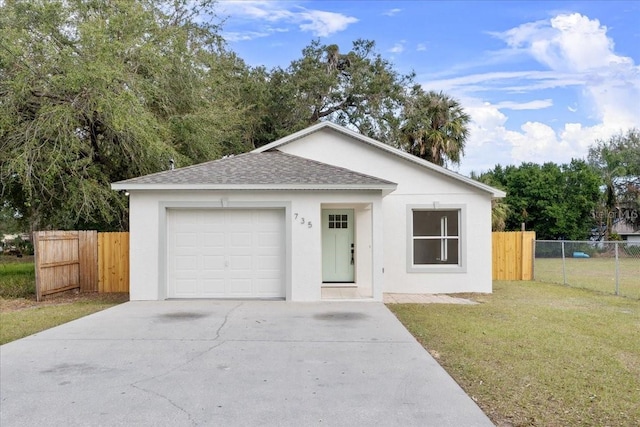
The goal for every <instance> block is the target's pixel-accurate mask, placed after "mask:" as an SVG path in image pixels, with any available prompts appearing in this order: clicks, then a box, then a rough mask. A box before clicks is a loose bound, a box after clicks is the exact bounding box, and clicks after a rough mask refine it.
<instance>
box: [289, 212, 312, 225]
mask: <svg viewBox="0 0 640 427" xmlns="http://www.w3.org/2000/svg"><path fill="white" fill-rule="evenodd" d="M298 216H299V215H298V214H297V213H294V214H293V219H294V220H298ZM299 221H300V224H302V225H304V223H305V221H304V217H303V216H301V217H300V219H299ZM311 227H313V226H312V225H311V221H308V222H307V228H311Z"/></svg>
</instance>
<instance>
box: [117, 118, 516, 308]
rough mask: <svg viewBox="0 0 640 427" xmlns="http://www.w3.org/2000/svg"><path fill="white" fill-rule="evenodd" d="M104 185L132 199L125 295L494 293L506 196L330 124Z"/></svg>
mask: <svg viewBox="0 0 640 427" xmlns="http://www.w3.org/2000/svg"><path fill="white" fill-rule="evenodd" d="M112 188H113V189H114V190H119V191H127V192H128V193H129V197H130V253H131V259H130V268H131V271H130V275H131V276H130V298H131V299H132V300H162V299H173V298H278V299H286V300H289V301H319V300H322V299H323V298H328V297H333V298H335V297H336V296H337V297H339V298H340V297H341V298H345V299H352V298H359V299H367V300H372V301H381V300H382V297H383V293H384V292H393V293H455V292H491V289H492V284H491V273H492V272H491V268H492V266H491V200H492V198H496V197H504V195H505V194H504V193H503V192H502V191H500V190H497V189H495V188H492V187H489V186H487V185H484V184H482V183H479V182H476V181H474V180H472V179H470V178H467V177H465V176H462V175H460V174H457V173H455V172H451V171H449V170H447V169H444V168H441V167H439V166H437V165H434V164H432V163H430V162H427V161H424V160H422V159H419V158H417V157H415V156H412V155H410V154H407V153H404V152H402V151H400V150H397V149H395V148H393V147H391V146H389V145H386V144H383V143H381V142H379V141H376V140H373V139H371V138H368V137H365V136H363V135H360V134H359V133H356V132H354V131H351V130H349V129H347V128H344V127H341V126H338V125H335V124H332V123H329V122H322V123H319V124H316V125H314V126H311V127H309V128H307V129H304V130H302V131H300V132H297V133H294V134H292V135H290V136H287V137H285V138H282V139H280V140H278V141H275V142H273V143H271V144H268V145H265V146H263V147H260V148H258V149H256V150H253V151H252V152H249V153H245V154H241V155H237V156H232V157H228V158H223V159H220V160H215V161H211V162H206V163H202V164H198V165H194V166H189V167H184V168H178V169H175V170H167V171H164V172H159V173H156V174H151V175H146V176H142V177H139V178H133V179H129V180H126V181H120V182H116V183H114V184H112Z"/></svg>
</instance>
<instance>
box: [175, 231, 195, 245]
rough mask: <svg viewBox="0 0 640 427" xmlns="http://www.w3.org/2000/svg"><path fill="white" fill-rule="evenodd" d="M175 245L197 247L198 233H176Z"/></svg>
mask: <svg viewBox="0 0 640 427" xmlns="http://www.w3.org/2000/svg"><path fill="white" fill-rule="evenodd" d="M175 245H176V246H177V247H179V248H197V247H198V234H197V233H185V232H178V233H176V235H175Z"/></svg>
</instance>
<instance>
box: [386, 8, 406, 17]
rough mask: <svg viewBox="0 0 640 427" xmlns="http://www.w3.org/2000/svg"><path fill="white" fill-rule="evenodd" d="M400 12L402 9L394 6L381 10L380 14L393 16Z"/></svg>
mask: <svg viewBox="0 0 640 427" xmlns="http://www.w3.org/2000/svg"><path fill="white" fill-rule="evenodd" d="M400 12H402V9H398V8H395V9H389V10H387V11H386V12H383V13H382V14H383V15H386V16H395V15H397V14H398V13H400Z"/></svg>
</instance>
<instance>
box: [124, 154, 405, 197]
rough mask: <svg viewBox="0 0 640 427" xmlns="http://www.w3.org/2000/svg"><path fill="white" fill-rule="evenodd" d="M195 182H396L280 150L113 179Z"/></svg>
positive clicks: (312, 184)
mask: <svg viewBox="0 0 640 427" xmlns="http://www.w3.org/2000/svg"><path fill="white" fill-rule="evenodd" d="M147 185H149V186H150V187H154V188H156V187H158V186H163V185H180V186H182V185H184V186H185V187H189V186H190V185H194V186H209V185H210V186H215V187H216V188H219V187H221V186H227V185H228V186H230V187H236V186H253V185H255V186H259V187H261V188H263V187H265V186H269V185H273V186H276V187H278V186H309V187H311V188H315V187H318V188H325V187H327V186H328V187H329V188H333V187H336V186H339V187H343V186H344V187H350V186H353V187H355V188H369V187H370V188H381V187H385V188H388V187H390V186H395V185H396V184H395V183H393V182H390V181H386V180H384V179H380V178H376V177H373V176H369V175H365V174H361V173H358V172H354V171H351V170H349V169H345V168H340V167H336V166H331V165H327V164H325V163H321V162H317V161H314V160H309V159H305V158H302V157H298V156H294V155H291V154H286V153H283V152H281V151H277V150H273V151H265V152H262V153H253V152H252V153H245V154H241V155H238V156H232V157H227V158H222V159H219V160H214V161H211V162H206V163H200V164H197V165H193V166H187V167H184V168H179V169H175V170H168V171H163V172H158V173H154V174H151V175H145V176H141V177H138V178H132V179H128V180H125V181H119V182H116V183H114V188H126V186H135V187H138V188H140V187H145V186H147Z"/></svg>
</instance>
